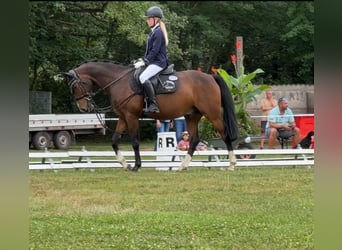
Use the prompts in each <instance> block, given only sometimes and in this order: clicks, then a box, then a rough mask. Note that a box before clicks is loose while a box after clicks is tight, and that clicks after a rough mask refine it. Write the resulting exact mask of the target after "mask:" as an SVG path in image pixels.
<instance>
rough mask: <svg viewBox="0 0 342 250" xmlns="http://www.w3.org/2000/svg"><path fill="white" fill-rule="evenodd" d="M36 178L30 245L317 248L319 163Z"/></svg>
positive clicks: (32, 180) (39, 173)
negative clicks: (315, 182) (316, 175)
mask: <svg viewBox="0 0 342 250" xmlns="http://www.w3.org/2000/svg"><path fill="white" fill-rule="evenodd" d="M89 150H90V149H89ZM29 178H30V183H29V212H30V231H29V238H30V243H29V247H30V249H44V250H46V249H82V250H83V249H215V250H216V249H277V250H278V249H313V248H314V246H313V228H314V224H313V212H314V202H313V178H314V170H313V169H307V168H304V167H301V168H280V167H276V168H269V167H267V168H238V169H237V170H236V171H235V172H227V171H220V170H219V169H218V168H214V169H210V170H209V169H203V168H190V169H189V170H188V171H185V172H181V173H178V172H158V171H156V170H154V169H142V170H141V171H140V172H138V173H132V172H126V171H124V170H122V169H96V170H95V171H94V172H92V171H89V170H78V171H76V170H60V171H57V172H54V171H47V170H45V171H33V170H31V171H30V172H29Z"/></svg>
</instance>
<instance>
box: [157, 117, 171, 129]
mask: <svg viewBox="0 0 342 250" xmlns="http://www.w3.org/2000/svg"><path fill="white" fill-rule="evenodd" d="M170 123H171V121H170V120H156V127H157V132H169V131H170Z"/></svg>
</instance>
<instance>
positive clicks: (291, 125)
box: [266, 97, 300, 149]
mask: <svg viewBox="0 0 342 250" xmlns="http://www.w3.org/2000/svg"><path fill="white" fill-rule="evenodd" d="M288 106H289V102H288V100H287V99H286V98H285V97H282V98H280V99H279V100H278V106H276V107H274V108H273V109H271V111H270V114H269V116H268V117H267V124H266V136H267V137H268V148H270V149H274V144H275V143H276V139H277V137H278V135H279V134H281V135H282V136H283V137H291V136H293V144H292V145H294V146H293V148H297V147H300V146H299V145H298V144H299V142H300V130H299V128H298V127H296V124H295V120H294V115H293V112H292V110H291V109H290V108H289V107H288Z"/></svg>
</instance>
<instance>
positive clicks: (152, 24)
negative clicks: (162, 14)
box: [146, 17, 154, 27]
mask: <svg viewBox="0 0 342 250" xmlns="http://www.w3.org/2000/svg"><path fill="white" fill-rule="evenodd" d="M146 22H147V25H148V26H149V27H153V26H154V18H153V17H147V18H146Z"/></svg>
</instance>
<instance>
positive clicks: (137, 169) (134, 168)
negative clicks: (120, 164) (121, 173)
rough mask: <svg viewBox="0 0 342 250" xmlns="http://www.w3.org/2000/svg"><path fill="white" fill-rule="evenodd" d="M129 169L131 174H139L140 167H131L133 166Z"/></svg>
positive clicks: (129, 166) (128, 167)
mask: <svg viewBox="0 0 342 250" xmlns="http://www.w3.org/2000/svg"><path fill="white" fill-rule="evenodd" d="M127 169H128V170H129V171H131V172H138V171H139V169H140V167H138V166H134V167H131V165H128V166H127Z"/></svg>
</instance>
